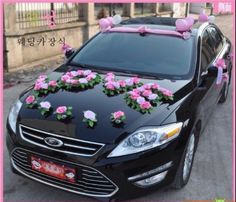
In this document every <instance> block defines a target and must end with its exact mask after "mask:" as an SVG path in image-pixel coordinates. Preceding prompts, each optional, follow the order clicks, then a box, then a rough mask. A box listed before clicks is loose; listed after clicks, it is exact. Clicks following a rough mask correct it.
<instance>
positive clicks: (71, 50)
mask: <svg viewBox="0 0 236 202" xmlns="http://www.w3.org/2000/svg"><path fill="white" fill-rule="evenodd" d="M74 53H75V49H73V48H72V49H69V50H66V51H65V57H66V59H68V58H70V56H72V55H73V54H74Z"/></svg>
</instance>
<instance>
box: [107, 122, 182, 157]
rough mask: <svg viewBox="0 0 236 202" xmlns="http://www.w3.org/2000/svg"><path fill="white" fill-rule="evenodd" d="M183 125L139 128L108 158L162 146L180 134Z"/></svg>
mask: <svg viewBox="0 0 236 202" xmlns="http://www.w3.org/2000/svg"><path fill="white" fill-rule="evenodd" d="M182 125H183V123H174V124H168V125H165V126H159V127H145V128H141V129H139V130H137V131H135V132H134V133H132V134H131V135H129V136H128V137H127V138H126V139H124V140H123V141H122V142H121V143H120V144H119V145H118V146H117V147H116V148H115V149H114V150H113V151H112V152H111V153H110V154H109V155H108V157H116V156H124V155H128V154H134V153H137V152H141V151H145V150H148V149H152V148H154V147H157V146H160V145H163V144H165V143H167V142H169V141H171V140H173V139H175V138H176V137H178V135H179V134H180V131H181V129H182Z"/></svg>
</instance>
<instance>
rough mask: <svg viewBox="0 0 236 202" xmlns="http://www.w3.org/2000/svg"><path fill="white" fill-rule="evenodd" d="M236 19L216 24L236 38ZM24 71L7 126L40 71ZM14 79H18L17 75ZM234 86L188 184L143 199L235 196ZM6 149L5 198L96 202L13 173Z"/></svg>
mask: <svg viewBox="0 0 236 202" xmlns="http://www.w3.org/2000/svg"><path fill="white" fill-rule="evenodd" d="M232 20H233V18H232V16H221V17H217V18H216V23H217V24H218V25H219V26H220V27H221V29H222V31H223V32H224V33H225V34H226V35H227V36H228V37H230V39H232V25H233V24H232ZM48 71H51V70H48ZM21 74H22V78H19V79H18V80H21V81H28V83H23V82H21V83H19V84H17V85H15V86H13V87H9V88H6V89H5V90H4V125H5V122H6V117H7V114H8V111H9V108H10V105H11V103H13V102H14V100H15V99H16V98H17V97H18V95H19V93H20V92H21V91H22V90H23V89H25V88H26V87H27V86H29V85H30V83H31V80H32V78H34V77H35V76H36V75H37V74H38V71H35V72H34V74H33V75H25V77H24V76H23V75H24V72H21ZM27 76H28V77H27ZM27 78H28V80H27ZM8 79H11V78H8ZM12 81H13V82H14V78H13V79H12ZM231 89H232V88H230V93H229V97H228V99H227V101H226V103H224V104H221V105H218V107H217V109H216V110H215V112H214V113H213V114H212V116H211V120H210V121H209V122H208V125H207V127H206V129H205V131H204V133H203V134H202V136H201V138H200V142H199V147H198V150H197V153H196V158H195V162H194V165H193V170H192V174H191V178H190V180H189V183H188V185H187V186H186V187H185V188H184V189H182V190H179V191H175V190H169V189H164V190H159V191H156V192H155V193H153V194H151V195H147V196H145V197H142V198H140V199H139V200H140V201H150V200H152V201H183V200H187V199H195V200H207V199H209V200H210V199H215V198H224V199H232V188H231V187H232V163H231V162H232V92H231ZM4 151H5V156H4V161H5V164H4V167H5V168H4V198H5V200H4V201H8V202H15V201H22V202H23V201H24V202H28V201H37V202H42V201H50V202H52V201H61V202H62V201H63V202H65V201H70V202H71V201H85V200H86V201H88V200H90V201H92V199H88V198H85V197H82V196H78V195H75V194H71V193H67V192H64V191H61V190H58V189H54V188H51V187H48V186H45V185H42V184H39V183H36V182H33V181H31V180H29V179H26V178H23V177H20V176H17V175H15V174H13V173H11V171H10V167H9V156H8V153H7V151H6V147H5V148H4ZM135 201H136V200H135Z"/></svg>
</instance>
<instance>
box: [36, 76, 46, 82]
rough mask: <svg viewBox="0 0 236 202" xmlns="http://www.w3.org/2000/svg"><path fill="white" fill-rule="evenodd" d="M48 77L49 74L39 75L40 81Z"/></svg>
mask: <svg viewBox="0 0 236 202" xmlns="http://www.w3.org/2000/svg"><path fill="white" fill-rule="evenodd" d="M47 78H48V77H47V75H40V76H39V77H38V79H37V80H38V81H45V79H47Z"/></svg>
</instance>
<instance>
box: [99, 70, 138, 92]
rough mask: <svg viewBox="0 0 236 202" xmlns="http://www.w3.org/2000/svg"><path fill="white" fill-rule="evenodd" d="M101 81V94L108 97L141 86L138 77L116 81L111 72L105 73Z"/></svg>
mask: <svg viewBox="0 0 236 202" xmlns="http://www.w3.org/2000/svg"><path fill="white" fill-rule="evenodd" d="M103 81H104V91H103V92H104V93H105V94H107V95H110V96H112V95H116V94H120V93H123V92H126V91H129V90H132V89H133V88H136V87H138V86H141V85H142V83H141V82H140V79H139V78H138V77H131V78H128V79H125V80H118V81H117V80H116V77H115V75H114V74H113V73H112V72H109V73H107V74H106V76H105V78H104V80H103Z"/></svg>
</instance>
